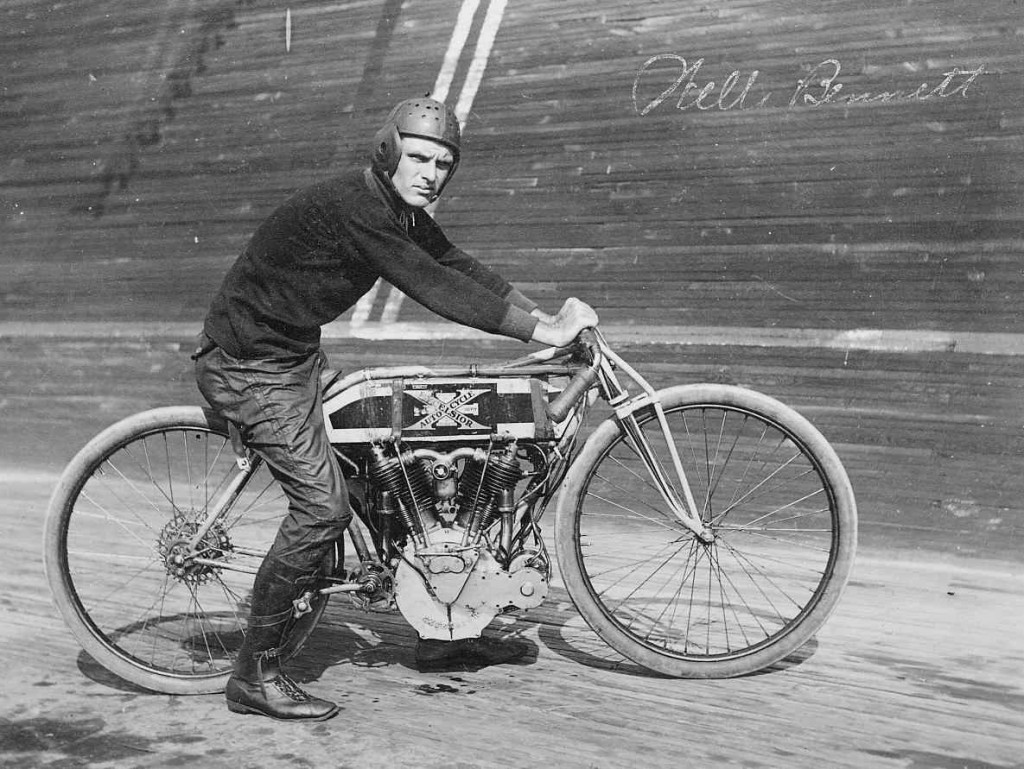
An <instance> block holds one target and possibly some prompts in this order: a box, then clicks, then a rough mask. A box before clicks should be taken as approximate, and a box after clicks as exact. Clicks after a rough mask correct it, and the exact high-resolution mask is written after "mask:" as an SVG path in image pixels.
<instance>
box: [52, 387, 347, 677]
mask: <svg viewBox="0 0 1024 769" xmlns="http://www.w3.org/2000/svg"><path fill="white" fill-rule="evenodd" d="M244 472H251V473H252V475H251V477H249V478H247V479H246V481H245V483H244V484H243V486H242V489H241V491H240V493H239V494H238V496H237V497H236V498H235V499H234V501H233V503H232V504H231V506H230V508H229V509H228V510H227V511H226V514H224V515H223V516H221V517H220V519H219V520H218V521H217V522H216V523H215V524H214V525H213V526H212V527H211V528H210V529H209V530H208V531H207V532H206V534H205V535H204V536H203V537H202V539H201V541H200V548H199V549H200V550H201V555H202V557H203V561H204V562H203V563H196V562H193V561H190V560H185V561H182V560H181V559H180V558H176V557H175V556H176V553H180V552H181V548H182V546H183V545H184V544H185V543H187V542H188V541H189V540H190V539H192V538H194V536H195V535H196V534H197V532H198V530H199V526H200V525H201V523H202V522H203V521H204V520H205V519H206V515H207V513H208V511H209V510H210V509H211V508H212V507H213V505H214V502H215V501H216V500H217V499H218V498H220V497H221V495H222V494H223V493H224V490H225V488H226V487H227V486H228V484H229V483H230V482H231V481H232V480H233V479H235V478H236V477H237V476H238V474H239V473H244ZM286 511H287V500H286V499H285V497H284V494H283V492H282V491H281V489H280V486H278V485H277V483H276V481H274V480H273V478H272V477H271V475H270V473H269V471H268V470H267V469H266V466H265V465H263V464H262V463H258V466H257V469H256V470H255V471H254V472H253V471H251V470H250V471H246V470H243V469H241V468H239V466H238V463H237V462H236V456H235V454H234V452H233V451H232V447H231V441H230V439H229V437H228V431H227V425H226V424H225V422H224V421H223V420H222V419H220V418H219V417H218V416H216V415H215V414H213V413H212V412H210V411H207V410H205V409H201V408H198V407H189V406H180V407H169V408H161V409H154V410H152V411H146V412H142V413H140V414H135V415H133V416H130V417H128V418H126V419H124V420H122V421H120V422H118V423H117V424H114V425H112V426H111V427H109V428H107V429H106V430H104V431H103V432H102V433H100V434H99V435H97V436H96V437H95V438H94V439H93V440H92V441H90V442H89V443H88V444H87V445H86V446H85V447H84V448H83V449H82V450H81V451H80V452H79V453H78V454H77V455H76V456H75V457H74V459H72V461H71V462H70V463H69V465H68V467H67V468H66V469H65V471H64V473H63V475H62V476H61V478H60V481H59V482H58V484H57V488H56V489H55V490H54V493H53V495H52V497H51V499H50V505H49V510H48V513H47V519H46V527H45V534H44V559H45V565H46V574H47V579H48V580H49V583H50V589H51V592H52V593H53V598H54V602H55V603H56V605H57V608H58V609H59V610H60V613H61V614H62V615H63V617H64V620H65V622H66V623H67V625H68V627H69V628H70V630H71V632H72V634H73V635H74V636H75V638H76V639H77V640H78V642H79V643H80V644H81V645H82V647H83V648H84V649H85V651H86V652H88V653H89V654H90V655H91V656H92V657H93V658H94V659H95V660H96V661H97V662H98V663H99V664H100V665H102V666H103V667H105V668H106V669H108V670H110V671H111V672H113V673H115V674H117V675H118V676H120V677H121V678H123V679H125V680H127V681H130V682H131V683H134V684H136V685H138V686H141V687H143V688H146V689H149V690H152V691H158V692H166V693H169V694H204V693H211V692H218V691H222V690H223V689H224V685H225V683H226V682H227V678H228V676H229V675H230V673H231V670H232V668H233V667H234V661H235V657H236V655H237V652H238V649H239V648H240V647H241V644H242V641H243V639H244V637H245V632H246V624H247V619H248V614H249V601H250V597H251V590H252V584H253V579H254V576H255V572H256V570H257V569H258V568H259V565H260V563H261V562H262V560H263V557H264V555H265V554H266V552H267V550H268V549H269V547H270V545H271V543H272V542H273V540H274V537H275V536H276V533H277V529H278V526H279V525H280V522H281V519H282V518H283V517H284V515H285V513H286ZM337 558H338V553H337V548H332V550H331V552H330V553H329V554H328V556H327V559H326V561H325V563H324V564H323V565H322V568H323V569H324V570H325V571H324V573H328V574H333V573H334V569H335V566H336V564H337ZM326 605H327V597H326V596H318V597H317V598H315V600H314V601H313V602H312V611H311V612H309V613H307V614H304V615H303V616H301V617H300V618H299V619H298V620H297V622H296V623H295V626H294V628H293V630H292V632H291V634H290V637H289V639H288V641H287V643H286V645H285V656H286V657H290V656H293V655H294V654H295V653H296V652H297V651H298V649H299V648H300V647H301V646H302V644H303V643H304V642H305V640H306V639H307V638H308V637H309V634H310V633H311V632H312V630H313V628H314V626H315V625H316V623H317V621H318V620H319V619H320V616H321V615H322V614H323V611H324V609H325V608H326Z"/></svg>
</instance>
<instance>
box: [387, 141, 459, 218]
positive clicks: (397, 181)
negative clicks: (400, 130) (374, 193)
mask: <svg viewBox="0 0 1024 769" xmlns="http://www.w3.org/2000/svg"><path fill="white" fill-rule="evenodd" d="M454 160H455V158H454V156H453V155H452V151H451V150H450V149H448V148H447V147H445V146H444V145H443V144H439V143H438V142H435V141H431V140H430V139H421V138H419V137H418V136H403V137H402V157H401V159H400V160H399V161H398V168H396V169H395V173H394V174H393V175H392V176H391V183H392V184H393V185H394V187H395V190H396V191H397V192H398V194H399V196H400V197H401V198H402V200H404V201H405V202H406V203H408V204H409V205H410V206H413V207H415V208H425V207H426V206H427V205H428V204H429V203H431V202H433V200H434V198H436V197H437V193H438V190H440V189H441V186H442V185H443V184H444V181H445V179H447V178H448V174H450V173H451V172H452V164H453V163H454Z"/></svg>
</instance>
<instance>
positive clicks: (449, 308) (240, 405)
mask: <svg viewBox="0 0 1024 769" xmlns="http://www.w3.org/2000/svg"><path fill="white" fill-rule="evenodd" d="M460 140H461V135H460V129H459V124H458V121H457V119H456V118H455V116H454V114H453V113H452V112H451V111H450V110H449V109H448V108H447V107H446V106H445V105H444V104H442V103H441V102H438V101H435V100H433V99H430V98H426V97H425V98H421V99H409V100H406V101H403V102H400V103H399V104H398V105H397V106H396V107H395V108H394V109H393V110H392V111H391V113H390V114H389V116H388V118H387V120H386V122H385V123H384V126H383V127H382V128H381V129H380V130H379V131H378V132H377V134H376V136H375V139H374V141H375V144H374V149H373V154H372V161H371V167H370V168H368V169H365V170H361V171H356V172H352V173H349V174H347V175H344V176H340V177H338V178H335V179H331V180H329V181H326V182H322V183H319V184H315V185H313V186H311V187H309V188H307V189H304V190H302V191H300V192H298V193H297V194H296V195H294V196H293V197H292V198H290V199H289V200H288V201H286V202H285V203H284V204H283V205H282V206H280V207H279V208H278V209H277V210H276V211H274V212H273V213H272V214H271V215H270V216H269V217H268V218H267V219H266V220H265V221H264V222H263V223H262V224H261V225H260V226H259V227H258V228H257V230H256V232H255V233H254V235H253V237H252V239H251V241H250V242H249V244H248V246H247V247H246V249H245V250H244V251H243V253H242V255H241V256H240V257H239V258H238V260H237V261H236V262H235V263H234V265H233V266H232V267H231V268H230V269H229V271H228V273H227V276H226V277H225V279H224V281H223V284H222V285H221V288H220V291H219V292H218V293H217V295H216V297H215V298H214V300H213V302H212V305H211V307H210V311H209V313H208V315H207V318H206V321H205V323H204V327H203V335H202V338H201V341H200V344H199V347H198V348H197V350H196V353H195V355H194V357H195V358H196V380H197V382H198V385H199V389H200V390H201V391H202V393H203V395H204V397H205V398H206V399H207V400H208V401H209V403H210V405H211V406H213V408H215V409H216V410H217V411H218V412H220V413H221V414H222V415H223V416H224V417H225V418H227V419H228V420H229V421H230V422H232V423H233V424H234V425H236V426H237V427H238V428H239V431H240V434H241V437H242V440H243V441H244V443H245V445H246V446H247V447H248V448H249V449H250V450H252V451H255V452H257V453H258V454H259V455H260V456H262V457H263V459H264V460H265V461H266V462H267V464H268V466H269V468H270V471H271V472H272V473H273V475H274V477H275V479H276V480H277V481H278V482H279V483H280V484H281V486H282V488H283V490H284V492H285V495H286V496H287V498H288V501H289V504H288V515H287V516H286V517H285V519H284V521H283V522H282V524H281V527H280V530H279V531H278V534H277V538H276V539H275V541H274V543H273V545H272V546H271V549H270V551H269V552H268V553H267V556H266V558H265V560H264V562H263V564H262V565H261V567H260V569H259V572H258V574H257V575H256V579H255V582H254V585H253V595H252V606H251V609H250V616H249V622H248V630H247V633H246V638H245V642H244V644H243V646H242V648H241V649H240V651H239V655H238V660H237V663H236V666H235V671H234V674H233V675H232V677H231V678H230V680H229V681H228V685H227V690H226V692H225V696H226V699H227V703H228V707H229V709H230V710H232V711H234V712H240V713H254V714H260V715H266V716H270V717H272V718H279V719H325V718H330V717H331V716H333V715H335V714H336V713H337V711H338V707H337V706H336V705H335V704H334V703H332V702H329V701H327V700H324V699H320V698H317V697H313V696H311V695H309V694H307V693H306V692H304V691H303V690H302V689H300V688H299V687H298V686H297V685H296V684H295V682H294V681H292V680H291V679H290V678H289V677H288V676H287V675H286V674H285V673H284V672H282V670H281V667H280V661H279V653H280V647H281V646H282V645H283V644H284V640H285V638H284V634H285V628H286V625H287V623H288V620H289V618H290V615H291V614H292V611H293V607H292V601H293V599H294V598H295V597H296V596H297V595H299V594H300V593H301V591H302V589H303V587H304V586H305V585H309V584H311V582H312V581H313V580H314V578H315V571H316V568H317V567H318V565H319V564H320V563H321V561H322V560H323V558H324V556H325V554H326V552H327V550H328V548H330V547H331V546H332V544H333V542H335V541H336V540H337V539H338V538H339V537H340V536H341V535H342V533H343V531H344V530H345V527H346V526H347V525H348V523H349V521H350V520H351V517H352V512H351V510H350V509H349V505H348V493H347V490H346V487H345V481H344V479H343V477H342V474H341V471H340V469H339V467H338V465H337V463H336V461H335V458H334V456H333V454H332V452H331V447H330V445H329V443H328V440H327V434H326V430H325V428H324V422H323V413H322V402H321V394H320V386H319V383H320V373H321V370H322V366H323V355H322V353H321V351H320V326H321V325H323V324H324V323H327V322H329V321H332V320H334V319H335V318H337V317H338V316H339V315H341V314H342V313H343V312H345V311H346V310H348V309H349V308H350V307H352V305H353V304H355V302H356V301H357V300H358V299H359V297H360V296H362V295H363V294H365V293H366V292H367V291H368V290H369V289H370V287H371V286H373V284H374V283H375V282H376V280H377V279H378V278H381V277H383V278H385V279H386V280H388V281H389V282H390V283H391V284H392V285H394V286H396V287H397V288H399V289H400V290H402V291H404V292H405V293H406V294H408V295H409V296H410V297H412V298H413V299H416V300H418V301H419V302H420V303H421V304H423V305H425V306H426V307H428V308H429V309H431V310H433V311H434V312H436V313H438V314H439V315H442V316H444V317H446V318H449V319H450V320H453V321H456V322H458V323H462V324H465V325H467V326H472V327H474V328H478V329H481V330H483V331H488V332H492V333H495V334H502V335H505V336H509V337H513V338H516V339H521V340H523V341H536V342H540V343H542V344H546V345H559V346H560V345H565V344H568V343H569V342H571V341H572V340H573V339H574V338H575V337H576V335H577V334H578V333H579V332H580V331H581V330H582V329H584V328H587V327H591V326H595V325H596V324H597V314H596V313H595V312H594V310H593V309H592V308H590V307H589V306H588V305H586V304H584V303H583V302H581V301H579V300H578V299H574V298H570V299H568V300H566V302H565V304H564V305H563V306H562V308H561V310H560V311H559V312H558V314H557V315H554V316H551V315H547V314H546V313H544V312H542V311H541V310H539V309H538V308H537V306H536V304H535V303H534V302H532V301H530V300H529V299H527V298H526V297H525V296H524V295H523V294H522V293H520V292H519V291H518V290H516V289H515V288H513V287H512V286H511V285H510V284H509V283H508V282H507V281H506V280H505V279H504V278H502V277H501V276H499V275H498V274H497V273H496V272H494V271H493V270H491V269H489V268H487V267H485V266H484V265H482V264H481V263H479V262H478V261H476V260H475V259H474V258H472V257H471V256H469V255H468V254H466V253H465V252H463V251H461V250H459V249H458V248H455V247H454V246H453V245H452V244H451V243H450V242H449V241H448V239H447V238H446V237H445V235H444V233H443V232H442V230H441V228H440V227H439V226H438V225H437V224H436V223H435V222H434V220H433V219H432V217H431V216H430V215H429V214H427V213H426V212H425V211H424V210H423V209H424V208H426V207H427V206H428V205H429V204H430V203H432V202H433V201H435V200H436V199H437V198H438V197H439V196H440V194H441V192H442V191H443V190H444V187H445V185H446V184H447V183H448V182H449V181H450V180H451V177H452V175H453V174H454V173H455V170H456V169H457V168H458V165H459V160H460ZM439 643H441V642H436V641H434V642H430V643H429V644H428V643H427V642H424V641H420V644H419V646H418V647H417V662H418V663H421V664H427V663H437V662H439V661H444V660H445V659H446V658H455V657H457V656H459V655H463V656H466V655H469V656H472V657H475V658H476V659H477V661H481V662H484V663H494V662H500V661H507V660H508V659H509V658H514V657H515V656H518V655H519V654H521V651H522V650H521V649H517V648H511V644H502V643H498V642H488V641H487V640H486V639H467V641H466V642H461V641H456V642H453V643H451V644H447V645H445V646H444V647H443V648H440V649H439V648H438V644H439Z"/></svg>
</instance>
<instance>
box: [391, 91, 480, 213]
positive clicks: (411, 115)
mask: <svg viewBox="0 0 1024 769" xmlns="http://www.w3.org/2000/svg"><path fill="white" fill-rule="evenodd" d="M403 136H418V137H420V138H421V139H430V140H432V141H435V142H439V143H440V144H443V145H444V146H446V147H447V148H448V149H450V150H451V151H452V168H451V171H449V172H448V176H447V178H446V179H445V180H444V183H443V184H442V185H441V187H440V188H439V189H438V191H437V194H438V195H440V194H441V190H442V189H444V185H445V184H447V183H448V182H449V181H450V180H451V178H452V177H453V176H455V169H456V168H458V166H459V155H460V145H461V142H462V129H461V128H460V127H459V119H458V118H457V117H455V113H454V112H453V111H452V109H451V108H450V107H448V105H446V104H444V102H440V101H438V100H437V99H432V98H430V97H429V96H423V97H421V98H418V99H406V100H405V101H400V102H399V103H398V104H396V105H395V106H394V108H393V109H392V110H391V112H390V113H389V114H388V117H387V120H385V121H384V125H383V126H381V127H380V129H379V130H378V131H377V133H376V134H375V135H374V137H373V158H372V165H373V168H374V170H375V171H379V172H382V173H383V174H384V175H385V176H386V177H387V178H388V179H390V178H391V176H392V175H393V174H394V173H395V169H397V168H398V161H399V159H400V158H401V157H402V141H401V138H402V137H403Z"/></svg>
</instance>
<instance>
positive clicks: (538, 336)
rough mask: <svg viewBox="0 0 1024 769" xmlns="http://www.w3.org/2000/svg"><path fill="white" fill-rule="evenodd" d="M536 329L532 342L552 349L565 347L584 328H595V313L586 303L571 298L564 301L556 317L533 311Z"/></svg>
mask: <svg viewBox="0 0 1024 769" xmlns="http://www.w3.org/2000/svg"><path fill="white" fill-rule="evenodd" d="M534 314H535V315H537V327H536V328H535V329H534V331H533V341H534V342H540V343H541V344H546V345H551V346H554V347H565V346H566V345H567V344H569V343H571V342H572V341H573V340H574V339H575V338H576V337H577V336H579V333H580V332H581V331H582V330H583V329H585V328H595V327H596V326H597V313H596V312H595V311H594V308H593V307H591V306H590V305H589V304H587V303H586V302H581V301H580V300H579V299H577V298H576V297H574V296H572V297H569V298H568V299H566V300H565V304H563V305H562V309H560V310H559V311H558V314H557V315H547V314H546V313H544V312H540V311H535V312H534Z"/></svg>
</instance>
